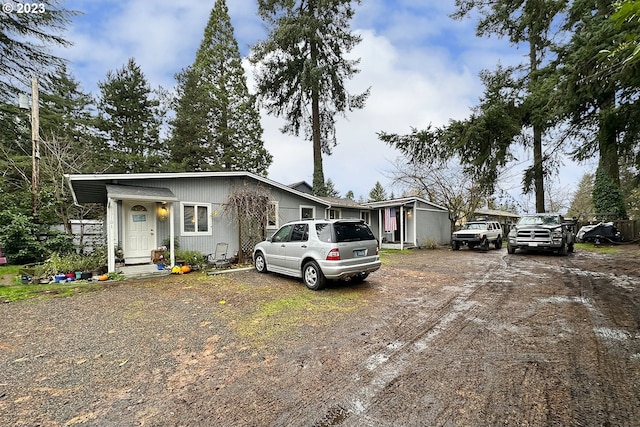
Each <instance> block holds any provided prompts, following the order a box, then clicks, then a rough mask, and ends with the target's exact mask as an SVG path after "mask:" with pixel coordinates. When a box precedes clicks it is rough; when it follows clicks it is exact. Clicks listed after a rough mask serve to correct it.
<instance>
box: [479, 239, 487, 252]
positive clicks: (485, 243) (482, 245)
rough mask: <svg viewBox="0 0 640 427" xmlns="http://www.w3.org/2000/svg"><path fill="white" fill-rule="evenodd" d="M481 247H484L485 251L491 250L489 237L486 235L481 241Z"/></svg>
mask: <svg viewBox="0 0 640 427" xmlns="http://www.w3.org/2000/svg"><path fill="white" fill-rule="evenodd" d="M480 249H482V250H483V251H488V250H489V239H487V238H486V237H485V238H484V239H482V243H480Z"/></svg>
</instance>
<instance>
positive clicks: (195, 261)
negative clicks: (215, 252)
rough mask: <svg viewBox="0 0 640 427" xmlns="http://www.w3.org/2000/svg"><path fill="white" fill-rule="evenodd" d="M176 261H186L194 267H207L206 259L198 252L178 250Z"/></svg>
mask: <svg viewBox="0 0 640 427" xmlns="http://www.w3.org/2000/svg"><path fill="white" fill-rule="evenodd" d="M175 257H176V260H181V261H185V262H186V263H187V264H189V265H190V266H192V267H198V268H203V267H204V266H205V265H206V259H205V257H204V255H202V253H200V252H198V251H183V250H180V249H176V251H175Z"/></svg>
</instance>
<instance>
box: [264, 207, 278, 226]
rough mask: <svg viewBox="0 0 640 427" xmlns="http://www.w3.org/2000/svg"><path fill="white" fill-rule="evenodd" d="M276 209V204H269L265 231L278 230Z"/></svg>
mask: <svg viewBox="0 0 640 427" xmlns="http://www.w3.org/2000/svg"><path fill="white" fill-rule="evenodd" d="M278 208H279V206H278V202H275V201H274V202H269V205H268V206H267V229H274V228H278V225H279V224H278V222H279V221H278V216H279V215H278V213H279V209H278Z"/></svg>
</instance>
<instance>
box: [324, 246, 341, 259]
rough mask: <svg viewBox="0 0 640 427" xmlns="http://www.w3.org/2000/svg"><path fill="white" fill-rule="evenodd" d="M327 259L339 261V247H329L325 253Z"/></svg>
mask: <svg viewBox="0 0 640 427" xmlns="http://www.w3.org/2000/svg"><path fill="white" fill-rule="evenodd" d="M327 261H340V249H338V248H333V249H331V250H330V251H329V253H328V254H327Z"/></svg>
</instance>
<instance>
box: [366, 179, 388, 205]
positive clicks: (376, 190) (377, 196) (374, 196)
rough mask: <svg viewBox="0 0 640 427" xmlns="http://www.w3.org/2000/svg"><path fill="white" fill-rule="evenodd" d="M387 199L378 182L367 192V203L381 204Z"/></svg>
mask: <svg viewBox="0 0 640 427" xmlns="http://www.w3.org/2000/svg"><path fill="white" fill-rule="evenodd" d="M386 198H387V192H386V191H385V189H384V187H383V186H382V184H380V181H376V185H374V186H373V188H372V189H371V191H369V200H368V201H369V202H381V201H383V200H385V199H386Z"/></svg>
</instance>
